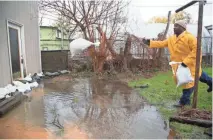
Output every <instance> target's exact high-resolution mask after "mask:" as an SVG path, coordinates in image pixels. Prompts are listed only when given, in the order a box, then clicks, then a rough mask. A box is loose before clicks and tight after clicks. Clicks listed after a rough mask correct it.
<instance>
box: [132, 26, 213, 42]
mask: <svg viewBox="0 0 213 140" xmlns="http://www.w3.org/2000/svg"><path fill="white" fill-rule="evenodd" d="M135 27H136V26H135ZM173 27H174V24H170V26H169V31H168V34H167V36H170V35H173ZM165 29H166V24H163V23H151V24H142V25H140V27H136V28H131V29H128V32H129V33H131V34H134V35H135V36H138V37H145V38H157V35H158V34H159V33H160V32H162V31H163V30H165ZM187 31H188V32H190V33H192V34H193V35H194V36H197V25H196V24H188V25H187ZM209 36H210V34H209V32H208V31H207V29H206V28H203V37H209Z"/></svg>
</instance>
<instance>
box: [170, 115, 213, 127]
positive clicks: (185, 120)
mask: <svg viewBox="0 0 213 140" xmlns="http://www.w3.org/2000/svg"><path fill="white" fill-rule="evenodd" d="M169 121H170V122H173V121H174V122H180V123H186V124H192V125H197V126H201V127H212V121H211V120H202V119H192V118H188V117H181V116H173V117H170V118H169Z"/></svg>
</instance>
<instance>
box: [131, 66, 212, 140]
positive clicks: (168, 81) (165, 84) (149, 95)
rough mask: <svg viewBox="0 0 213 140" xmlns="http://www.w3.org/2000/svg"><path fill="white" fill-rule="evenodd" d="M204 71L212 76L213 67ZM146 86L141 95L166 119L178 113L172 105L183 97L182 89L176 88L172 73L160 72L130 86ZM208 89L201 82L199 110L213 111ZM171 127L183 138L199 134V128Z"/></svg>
mask: <svg viewBox="0 0 213 140" xmlns="http://www.w3.org/2000/svg"><path fill="white" fill-rule="evenodd" d="M203 71H205V72H206V73H207V74H208V75H212V67H208V68H204V69H203ZM144 84H148V85H149V87H148V88H144V89H139V92H140V94H141V95H142V96H143V97H145V99H146V100H147V101H148V102H149V103H151V104H153V105H156V106H157V108H158V109H159V111H160V113H161V114H162V116H163V117H164V118H165V119H168V118H169V117H170V116H172V115H173V114H174V113H175V112H176V111H177V109H176V108H174V107H172V105H173V104H174V103H176V102H177V101H178V100H179V98H180V96H181V95H182V89H181V88H176V85H175V83H174V81H173V78H172V73H171V72H170V71H169V72H159V73H158V74H157V75H155V76H154V77H152V78H149V79H145V78H141V79H140V80H137V81H131V82H129V86H131V87H135V86H140V85H144ZM207 88H208V86H207V85H206V84H205V83H201V82H199V90H198V104H197V108H198V109H201V110H202V109H205V110H212V93H207V91H206V90H207ZM192 98H193V95H192V96H191V103H192ZM171 125H173V127H174V128H175V130H176V132H178V133H180V135H181V137H183V138H193V136H192V135H190V134H189V133H192V134H193V135H194V134H195V133H194V132H198V131H197V129H198V128H199V127H195V126H191V125H184V124H179V123H172V124H171ZM200 131H203V130H202V128H199V132H200ZM190 136H191V137H190ZM199 136H200V138H206V137H205V136H202V135H198V136H196V138H197V137H199Z"/></svg>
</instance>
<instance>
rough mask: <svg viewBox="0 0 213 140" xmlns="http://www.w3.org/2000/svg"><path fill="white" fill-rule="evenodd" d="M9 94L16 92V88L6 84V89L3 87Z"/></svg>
mask: <svg viewBox="0 0 213 140" xmlns="http://www.w3.org/2000/svg"><path fill="white" fill-rule="evenodd" d="M5 88H6V89H7V90H8V91H9V92H10V93H11V92H15V91H16V89H17V88H16V86H12V85H11V84H8V85H7V86H6V87H5Z"/></svg>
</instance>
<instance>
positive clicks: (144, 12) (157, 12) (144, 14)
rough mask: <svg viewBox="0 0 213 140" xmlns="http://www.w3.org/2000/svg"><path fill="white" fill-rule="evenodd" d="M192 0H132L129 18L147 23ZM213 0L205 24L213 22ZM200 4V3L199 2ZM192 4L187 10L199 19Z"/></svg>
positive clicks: (208, 2)
mask: <svg viewBox="0 0 213 140" xmlns="http://www.w3.org/2000/svg"><path fill="white" fill-rule="evenodd" d="M189 1H191V0H131V3H130V5H129V8H128V9H129V14H128V18H129V21H131V22H137V23H138V24H139V23H146V22H147V21H148V20H149V19H151V18H152V17H154V16H167V14H168V11H172V13H174V11H175V10H176V9H177V8H179V7H181V6H182V5H185V4H186V3H188V2H189ZM212 3H213V0H207V4H206V5H205V6H204V17H203V24H204V25H210V24H212V23H213V14H212V13H213V8H212ZM197 4H198V3H197ZM197 4H196V5H194V6H191V7H189V8H187V9H186V10H185V11H186V12H188V13H190V14H191V15H192V19H193V21H197V18H198V5H197ZM50 19H56V18H53V17H49V19H43V25H51V24H52V23H54V20H50Z"/></svg>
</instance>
